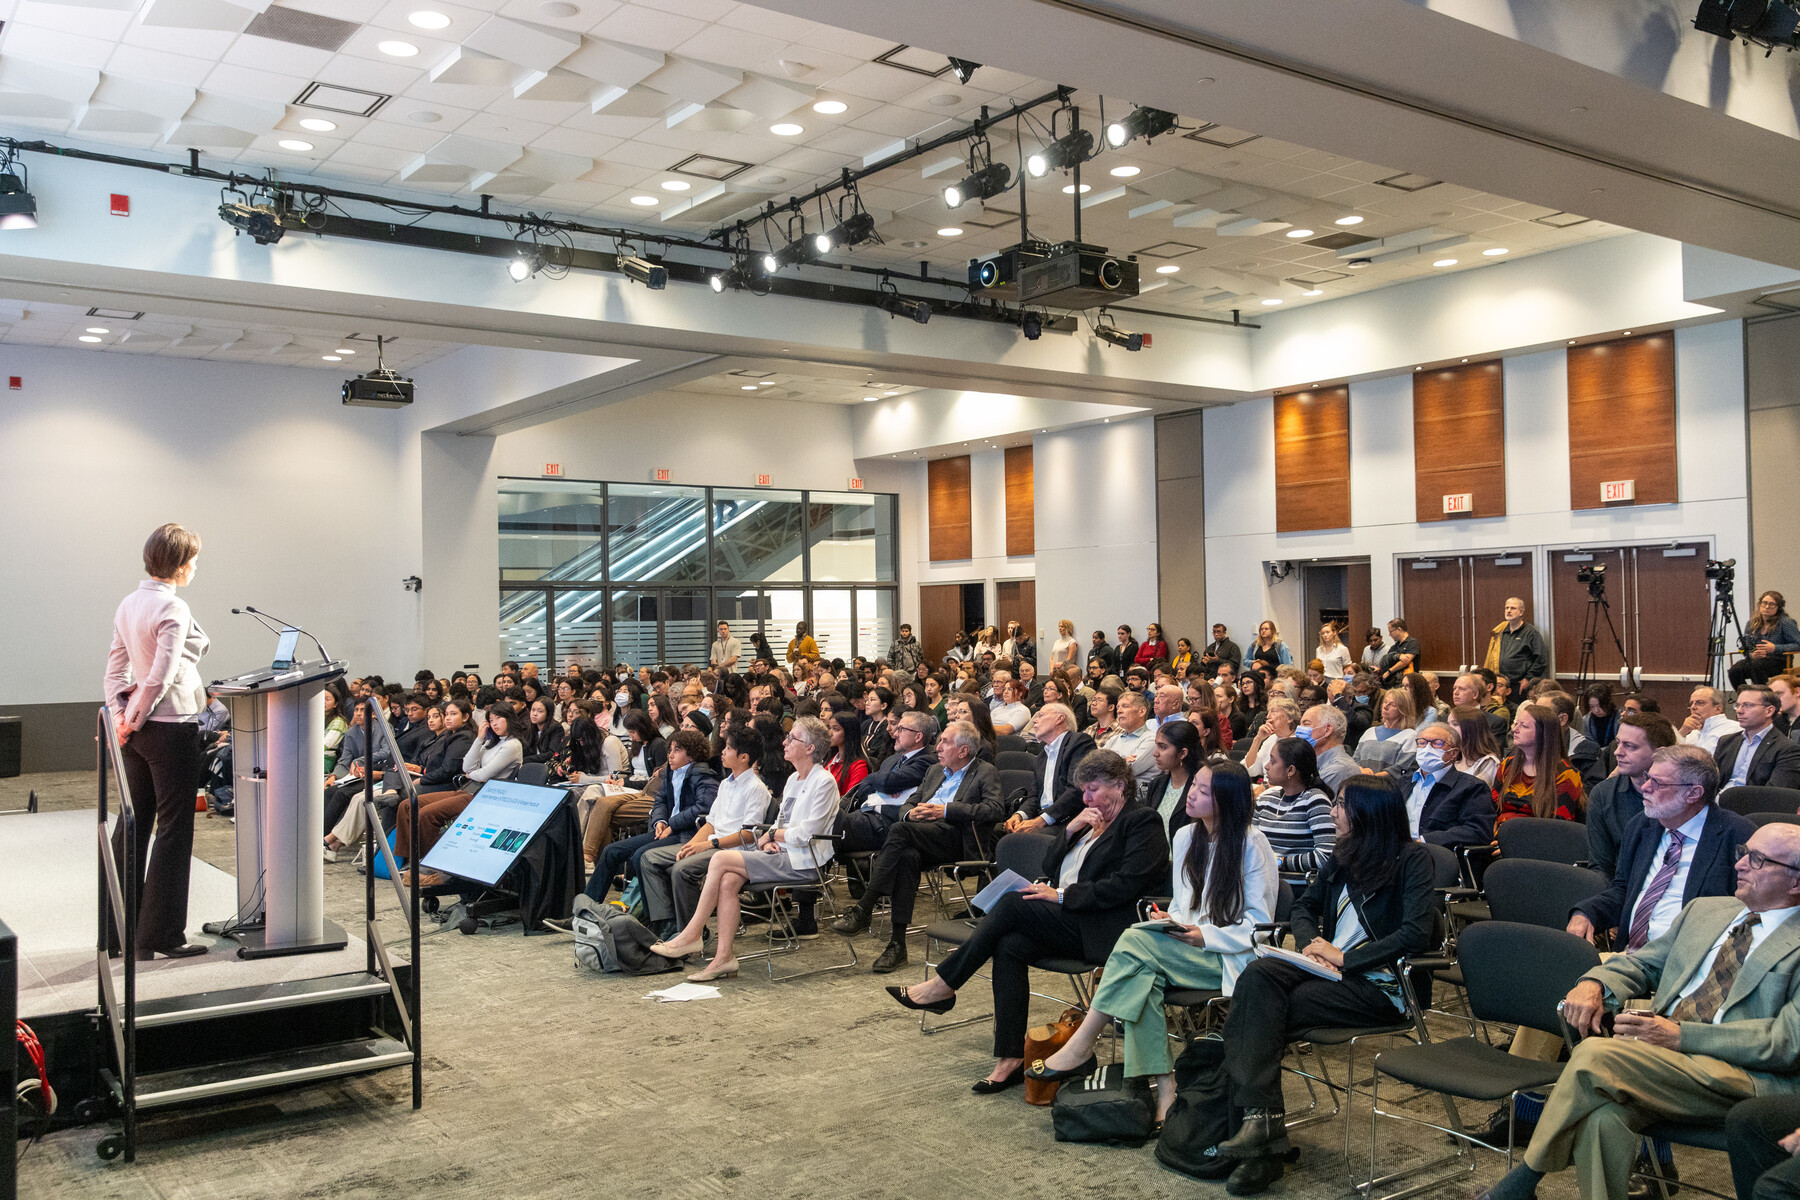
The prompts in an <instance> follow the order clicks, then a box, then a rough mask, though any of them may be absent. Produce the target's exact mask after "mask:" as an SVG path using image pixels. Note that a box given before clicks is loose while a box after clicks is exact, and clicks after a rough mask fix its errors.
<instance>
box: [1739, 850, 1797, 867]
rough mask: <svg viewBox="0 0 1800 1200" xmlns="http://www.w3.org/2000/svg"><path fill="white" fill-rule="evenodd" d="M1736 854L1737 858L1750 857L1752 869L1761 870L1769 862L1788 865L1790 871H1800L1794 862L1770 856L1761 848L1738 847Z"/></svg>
mask: <svg viewBox="0 0 1800 1200" xmlns="http://www.w3.org/2000/svg"><path fill="white" fill-rule="evenodd" d="M1735 855H1736V857H1737V858H1747V859H1749V860H1750V869H1751V870H1752V871H1760V870H1762V869H1763V867H1764V866H1766V865H1767V864H1769V863H1774V864H1775V865H1776V866H1778V867H1786V868H1787V869H1788V870H1790V871H1800V867H1796V866H1795V865H1794V864H1793V863H1785V862H1782V861H1781V860H1780V859H1779V858H1770V857H1769V856H1768V855H1766V854H1764V853H1763V852H1762V851H1761V850H1752V849H1751V848H1750V847H1748V846H1739V847H1737V848H1736V851H1735Z"/></svg>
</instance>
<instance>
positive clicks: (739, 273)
mask: <svg viewBox="0 0 1800 1200" xmlns="http://www.w3.org/2000/svg"><path fill="white" fill-rule="evenodd" d="M749 276H750V271H749V269H748V268H747V267H745V266H744V265H742V264H741V263H740V264H738V265H736V266H733V267H730V268H728V269H726V270H723V271H714V272H713V273H712V274H710V275H708V276H707V277H706V286H707V287H709V288H711V289H712V290H713V291H714V292H729V291H736V290H737V289H739V288H742V287H746V286H748V283H749Z"/></svg>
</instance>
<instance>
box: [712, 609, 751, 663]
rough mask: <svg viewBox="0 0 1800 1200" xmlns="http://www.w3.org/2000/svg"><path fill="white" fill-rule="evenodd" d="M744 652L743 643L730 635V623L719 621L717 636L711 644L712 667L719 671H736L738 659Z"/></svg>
mask: <svg viewBox="0 0 1800 1200" xmlns="http://www.w3.org/2000/svg"><path fill="white" fill-rule="evenodd" d="M743 653H744V643H742V642H740V641H738V640H737V639H736V638H734V637H732V636H731V623H730V622H728V621H720V622H719V638H718V640H717V641H715V642H714V643H713V644H712V665H713V669H714V670H716V671H720V672H729V673H736V671H737V665H738V659H739V657H741V656H742V655H743Z"/></svg>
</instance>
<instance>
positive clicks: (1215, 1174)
mask: <svg viewBox="0 0 1800 1200" xmlns="http://www.w3.org/2000/svg"><path fill="white" fill-rule="evenodd" d="M1243 1165H1244V1160H1243V1159H1241V1158H1226V1157H1224V1156H1223V1155H1221V1154H1220V1153H1219V1148H1218V1147H1217V1146H1208V1147H1207V1148H1206V1151H1205V1153H1203V1154H1202V1155H1201V1156H1200V1162H1199V1164H1198V1165H1196V1166H1195V1167H1194V1168H1193V1170H1191V1171H1190V1170H1188V1169H1187V1168H1185V1167H1184V1168H1182V1174H1184V1175H1192V1176H1193V1177H1194V1178H1195V1179H1214V1180H1217V1179H1224V1178H1225V1177H1226V1176H1228V1175H1231V1174H1234V1173H1235V1172H1236V1171H1237V1169H1238V1168H1239V1167H1241V1166H1243Z"/></svg>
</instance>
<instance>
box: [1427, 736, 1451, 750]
mask: <svg viewBox="0 0 1800 1200" xmlns="http://www.w3.org/2000/svg"><path fill="white" fill-rule="evenodd" d="M1454 744H1455V743H1453V742H1452V741H1451V740H1450V739H1449V738H1420V739H1419V745H1421V746H1430V747H1431V748H1432V749H1433V750H1448V749H1450V747H1451V746H1453V745H1454Z"/></svg>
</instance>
